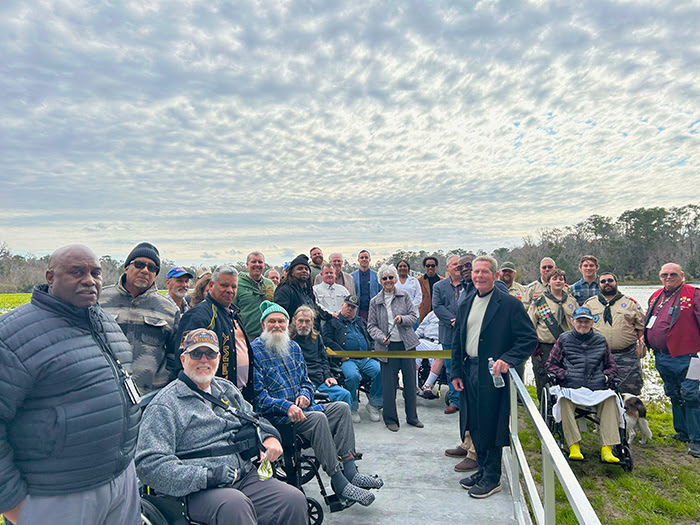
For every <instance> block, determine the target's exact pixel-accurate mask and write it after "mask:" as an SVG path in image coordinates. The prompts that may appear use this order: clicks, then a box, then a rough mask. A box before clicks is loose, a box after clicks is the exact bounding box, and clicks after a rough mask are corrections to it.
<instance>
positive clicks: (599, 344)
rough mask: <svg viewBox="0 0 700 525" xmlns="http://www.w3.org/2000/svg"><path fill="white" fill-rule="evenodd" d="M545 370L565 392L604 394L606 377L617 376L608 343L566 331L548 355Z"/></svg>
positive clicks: (592, 335)
mask: <svg viewBox="0 0 700 525" xmlns="http://www.w3.org/2000/svg"><path fill="white" fill-rule="evenodd" d="M545 369H546V370H547V371H548V372H551V373H553V374H554V375H556V376H557V379H558V380H559V384H560V385H561V386H563V387H565V388H581V387H586V388H589V389H591V390H605V389H606V388H608V386H607V376H610V377H615V376H617V365H616V364H615V360H614V359H613V357H612V353H611V352H610V348H609V347H608V342H607V341H606V339H605V337H604V336H603V335H602V334H599V333H598V332H594V331H593V330H591V331H590V332H588V333H586V334H581V333H579V332H577V331H576V330H569V331H568V332H564V333H563V334H561V335H560V336H559V338H558V339H557V342H556V343H555V345H554V347H553V348H552V350H551V351H550V353H549V358H548V359H547V362H546V363H545Z"/></svg>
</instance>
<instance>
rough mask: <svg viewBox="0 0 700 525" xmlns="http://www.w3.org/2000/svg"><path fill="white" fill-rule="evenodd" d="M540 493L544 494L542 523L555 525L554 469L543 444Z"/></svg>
mask: <svg viewBox="0 0 700 525" xmlns="http://www.w3.org/2000/svg"><path fill="white" fill-rule="evenodd" d="M542 492H543V493H544V498H543V499H544V523H545V525H555V524H556V507H555V498H554V468H553V466H552V458H551V457H550V455H549V453H548V452H547V450H546V449H545V445H544V444H542Z"/></svg>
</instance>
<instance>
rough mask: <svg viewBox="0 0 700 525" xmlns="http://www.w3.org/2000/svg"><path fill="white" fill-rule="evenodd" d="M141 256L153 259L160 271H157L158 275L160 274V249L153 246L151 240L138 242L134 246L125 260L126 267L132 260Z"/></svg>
mask: <svg viewBox="0 0 700 525" xmlns="http://www.w3.org/2000/svg"><path fill="white" fill-rule="evenodd" d="M139 257H146V258H148V259H150V260H152V261H153V262H154V263H155V264H156V266H157V267H158V271H157V272H156V275H158V273H159V272H160V252H159V251H158V248H156V247H155V246H153V245H152V244H151V243H150V242H140V243H138V244H137V245H136V246H135V247H134V249H133V250H131V253H129V256H128V257H127V258H126V261H124V268H126V267H127V266H129V265H130V264H131V261H133V260H134V259H137V258H139Z"/></svg>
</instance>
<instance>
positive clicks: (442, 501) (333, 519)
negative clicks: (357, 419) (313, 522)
mask: <svg viewBox="0 0 700 525" xmlns="http://www.w3.org/2000/svg"><path fill="white" fill-rule="evenodd" d="M446 393H447V387H443V389H442V394H443V396H444V395H445V394H446ZM361 401H362V403H361V404H360V411H359V412H360V414H361V416H362V423H360V424H356V425H355V436H356V439H357V450H358V451H360V452H362V453H363V455H364V457H363V459H362V461H359V462H358V468H359V469H360V471H361V472H363V473H365V474H379V475H380V477H382V479H383V480H384V487H382V488H381V489H380V490H378V491H374V492H375V494H376V496H377V499H376V501H375V502H374V503H373V504H372V505H370V506H369V507H362V506H360V505H358V504H355V505H353V506H352V507H350V508H349V509H346V510H344V511H342V512H336V513H334V514H331V513H330V511H329V509H328V507H326V506H325V505H323V499H322V498H321V496H320V493H319V491H318V485H317V483H316V482H315V481H311V482H310V483H308V484H306V485H305V486H304V490H305V492H306V494H307V496H310V497H313V498H316V499H317V500H318V501H319V502H320V503H321V504H322V505H323V507H324V513H325V517H324V520H323V523H324V524H329V525H333V524H343V525H345V524H347V525H358V524H368V525H370V524H371V525H378V524H387V525H414V524H415V525H418V524H420V525H428V524H430V523H473V524H481V523H484V524H488V525H501V524H509V525H512V524H516V523H517V521H516V520H515V519H514V517H513V502H512V495H511V490H510V486H509V485H508V479H507V476H506V475H505V473H504V474H503V476H502V477H501V486H502V490H501V492H499V493H497V494H494V495H493V496H490V497H489V498H486V499H483V500H477V499H474V498H471V497H469V495H468V494H467V491H466V490H464V489H463V488H462V487H461V486H460V485H459V480H460V479H461V478H463V477H465V476H466V475H468V474H461V473H457V472H455V471H454V466H455V465H456V464H457V463H458V462H459V460H457V459H453V458H448V457H447V456H445V454H444V451H445V449H447V448H454V447H456V446H457V445H458V444H459V442H460V440H459V413H457V414H450V415H446V414H444V413H443V411H444V409H445V402H444V398H443V397H441V398H440V399H435V400H432V401H427V400H424V399H421V398H418V417H419V418H420V420H421V421H422V422H423V423H424V424H425V428H414V427H412V426H410V425H407V424H406V420H405V414H404V408H403V398H402V396H401V393H399V395H398V399H397V409H398V413H399V420H400V422H401V428H400V430H399V431H398V432H396V433H394V432H390V431H389V430H388V429H387V428H386V426H385V425H384V422H383V421H380V422H379V423H372V422H371V421H370V420H369V417H368V415H367V411H366V410H365V406H366V403H367V400H366V398H365V396H364V394H361ZM321 476H322V478H323V480H324V482H325V485H326V486H327V487H328V486H329V484H330V483H329V480H328V476H326V474H325V473H322V474H321Z"/></svg>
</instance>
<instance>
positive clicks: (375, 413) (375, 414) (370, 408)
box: [367, 403, 380, 423]
mask: <svg viewBox="0 0 700 525" xmlns="http://www.w3.org/2000/svg"><path fill="white" fill-rule="evenodd" d="M367 413H368V414H369V420H370V421H374V422H375V423H376V422H377V421H379V419H380V418H379V409H378V408H377V407H375V406H374V405H371V404H369V403H367Z"/></svg>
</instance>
